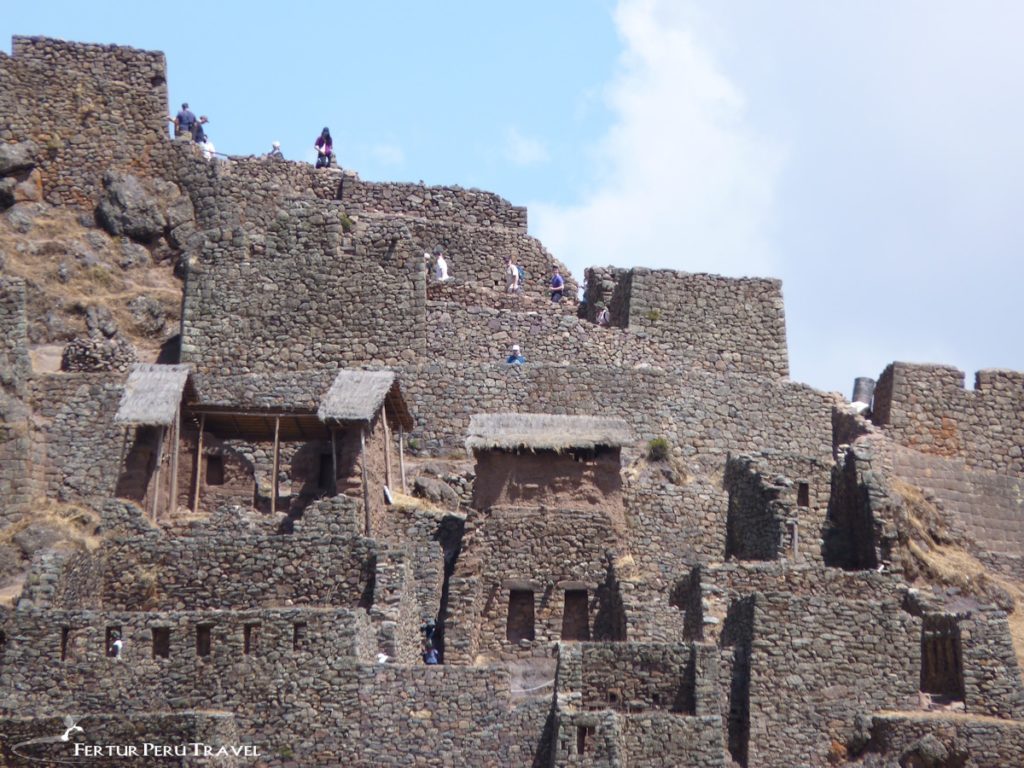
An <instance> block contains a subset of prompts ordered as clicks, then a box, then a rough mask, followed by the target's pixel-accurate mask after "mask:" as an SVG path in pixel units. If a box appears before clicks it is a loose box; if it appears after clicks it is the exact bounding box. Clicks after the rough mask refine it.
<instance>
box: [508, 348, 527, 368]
mask: <svg viewBox="0 0 1024 768" xmlns="http://www.w3.org/2000/svg"><path fill="white" fill-rule="evenodd" d="M505 362H506V363H508V364H509V365H522V364H523V363H525V362H526V358H525V357H523V356H522V355H521V354H520V353H519V345H518V344H513V345H512V354H511V355H509V356H508V357H507V358H506V359H505Z"/></svg>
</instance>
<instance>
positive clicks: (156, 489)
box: [151, 425, 167, 523]
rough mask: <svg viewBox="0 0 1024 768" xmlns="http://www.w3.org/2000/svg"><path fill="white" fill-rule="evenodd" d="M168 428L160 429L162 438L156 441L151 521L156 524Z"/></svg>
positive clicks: (162, 427)
mask: <svg viewBox="0 0 1024 768" xmlns="http://www.w3.org/2000/svg"><path fill="white" fill-rule="evenodd" d="M166 432H167V429H166V427H164V426H162V425H161V427H160V436H159V437H158V438H157V441H156V477H154V478H153V512H152V517H151V519H152V520H153V522H154V523H155V522H156V518H157V514H158V508H159V506H160V465H161V464H162V463H163V460H164V437H165V435H166Z"/></svg>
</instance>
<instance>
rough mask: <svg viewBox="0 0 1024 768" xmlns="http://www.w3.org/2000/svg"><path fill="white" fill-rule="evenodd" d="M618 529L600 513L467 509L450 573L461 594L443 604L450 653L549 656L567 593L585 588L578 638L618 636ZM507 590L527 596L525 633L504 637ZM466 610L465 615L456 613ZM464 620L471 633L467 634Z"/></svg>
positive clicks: (557, 635)
mask: <svg viewBox="0 0 1024 768" xmlns="http://www.w3.org/2000/svg"><path fill="white" fill-rule="evenodd" d="M622 533H623V532H622V530H621V528H619V527H618V526H616V524H615V521H614V520H613V519H611V518H610V517H609V516H608V515H607V514H606V513H603V512H600V511H597V512H595V511H591V510H574V509H557V510H555V509H548V508H539V509H538V508H516V507H499V508H494V509H491V510H490V511H488V512H487V513H485V514H482V513H477V512H472V513H470V515H469V517H468V518H467V520H466V533H465V537H464V539H463V550H462V554H461V555H460V556H459V562H458V563H457V565H456V571H455V574H454V575H453V578H452V582H453V589H454V590H455V591H458V590H460V589H462V588H465V589H466V590H467V594H466V596H465V597H466V602H465V603H462V602H454V603H450V604H449V611H450V615H451V617H452V621H451V622H450V625H449V626H448V627H446V630H445V636H446V638H447V641H448V647H449V654H450V656H451V657H452V658H453V659H458V660H459V661H460V662H461V663H466V662H467V660H469V661H471V660H472V658H473V657H474V656H475V655H476V654H477V653H481V654H485V655H486V656H488V657H491V658H508V659H515V658H520V657H530V656H546V655H548V653H549V648H550V644H551V643H553V642H555V641H557V640H559V639H560V638H562V637H563V629H564V626H563V620H564V619H565V611H566V606H567V602H566V601H567V598H566V594H567V593H568V592H570V591H584V590H585V592H586V601H587V603H586V622H587V626H586V628H585V629H584V630H583V631H584V634H585V637H580V638H577V639H591V638H593V639H608V640H621V639H624V637H623V636H624V634H625V627H624V626H623V625H622V624H621V623H620V621H621V610H619V609H618V608H617V601H618V596H617V595H616V594H615V593H614V591H613V590H611V589H609V586H608V582H609V579H610V578H611V574H610V569H611V562H612V561H613V560H614V553H615V552H616V551H617V550H618V548H619V547H620V546H621V544H620V543H619V542H620V541H621V539H622ZM468 579H473V581H472V582H467V580H468ZM513 591H520V592H528V593H530V595H532V603H533V621H532V622H529V624H530V628H531V629H532V639H530V638H529V637H524V639H522V640H520V641H518V642H516V641H512V640H509V639H508V637H507V635H508V630H509V607H510V599H511V593H512V592H513ZM467 608H468V609H469V610H470V611H471V613H470V616H469V617H467V616H465V615H464V614H462V615H460V609H461V610H463V611H464V610H465V609H467ZM470 626H472V627H474V629H475V632H474V637H473V638H472V639H467V638H466V637H465V632H466V630H467V628H468V627H470ZM460 634H461V635H462V637H460ZM474 640H475V642H474ZM467 657H468V658H467Z"/></svg>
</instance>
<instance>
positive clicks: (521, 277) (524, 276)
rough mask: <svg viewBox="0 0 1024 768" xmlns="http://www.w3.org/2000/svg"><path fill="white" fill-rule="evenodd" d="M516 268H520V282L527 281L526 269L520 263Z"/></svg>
mask: <svg viewBox="0 0 1024 768" xmlns="http://www.w3.org/2000/svg"><path fill="white" fill-rule="evenodd" d="M516 269H518V270H519V282H520V283H522V282H525V281H526V270H525V269H523V268H522V267H521V266H519V265H518V264H517V265H516Z"/></svg>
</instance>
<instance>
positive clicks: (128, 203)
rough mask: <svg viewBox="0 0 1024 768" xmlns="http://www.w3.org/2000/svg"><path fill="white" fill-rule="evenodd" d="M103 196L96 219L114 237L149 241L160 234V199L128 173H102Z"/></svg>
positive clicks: (164, 221)
mask: <svg viewBox="0 0 1024 768" xmlns="http://www.w3.org/2000/svg"><path fill="white" fill-rule="evenodd" d="M103 187H104V190H103V198H102V199H101V200H100V204H99V206H98V207H97V208H96V221H97V222H98V223H99V224H100V226H102V227H103V228H104V229H106V230H107V232H109V233H110V234H112V235H114V236H118V235H125V236H126V237H130V238H131V239H132V240H137V241H139V242H144V243H149V242H152V241H153V240H156V239H157V238H158V237H160V235H162V234H163V233H164V228H165V227H166V226H167V217H166V216H165V215H164V213H163V211H162V210H161V204H160V201H159V200H158V199H157V198H156V196H155V195H154V194H152V193H151V192H149V191H148V190H147V189H146V187H145V186H144V185H143V183H142V182H141V181H139V179H137V178H136V177H135V176H132V175H130V174H122V173H113V172H111V171H108V172H107V173H106V174H104V176H103Z"/></svg>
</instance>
